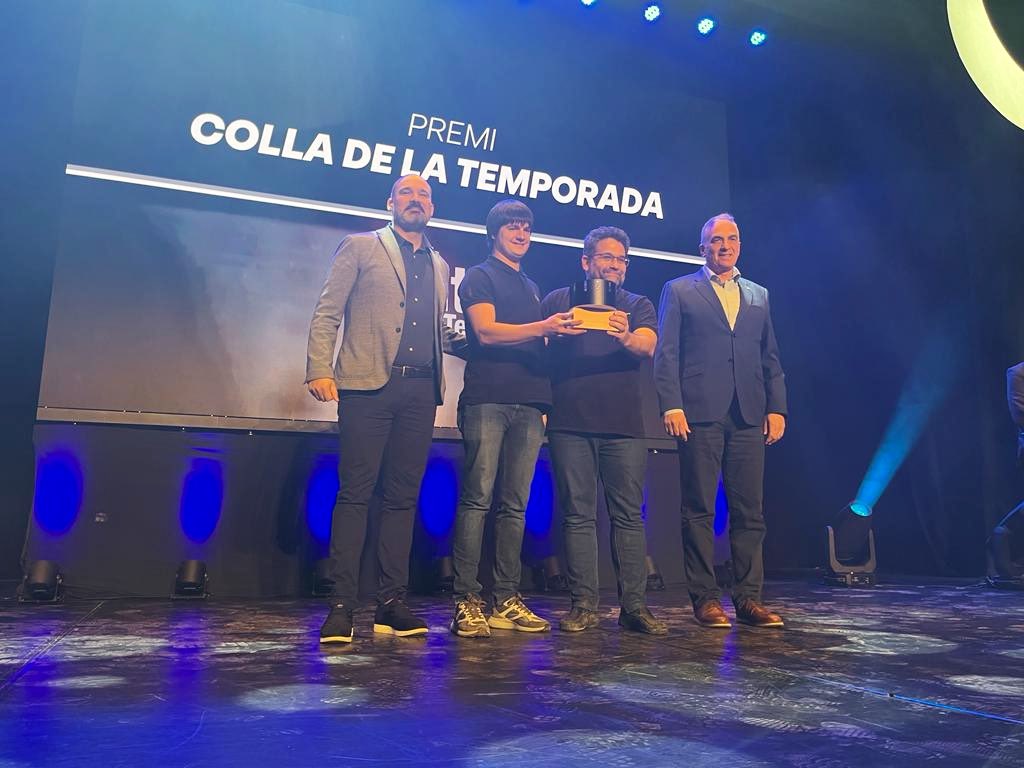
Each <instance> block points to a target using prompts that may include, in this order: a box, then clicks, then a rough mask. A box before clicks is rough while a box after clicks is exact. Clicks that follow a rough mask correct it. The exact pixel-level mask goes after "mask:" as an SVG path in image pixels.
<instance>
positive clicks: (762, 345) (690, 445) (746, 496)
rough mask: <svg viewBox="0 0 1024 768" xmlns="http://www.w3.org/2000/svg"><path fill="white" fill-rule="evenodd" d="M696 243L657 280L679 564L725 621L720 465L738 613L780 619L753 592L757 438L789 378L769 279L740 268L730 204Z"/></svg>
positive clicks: (700, 605)
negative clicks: (688, 267)
mask: <svg viewBox="0 0 1024 768" xmlns="http://www.w3.org/2000/svg"><path fill="white" fill-rule="evenodd" d="M700 254H701V256H703V257H704V260H705V265H704V266H703V267H701V268H700V269H699V270H698V271H697V272H694V273H693V274H690V275H686V276H684V277H680V278H677V279H675V280H672V281H670V282H668V283H666V284H665V287H664V289H663V290H662V292H661V306H660V307H659V310H658V348H657V351H656V353H655V357H654V375H655V383H656V385H657V389H658V400H659V402H660V404H661V411H662V414H663V418H664V424H665V431H666V432H667V433H668V434H669V435H671V436H672V437H674V438H676V440H677V441H678V446H679V476H680V485H681V491H682V496H681V503H680V510H681V512H682V524H683V568H684V572H685V574H686V580H687V582H688V587H689V592H690V599H691V601H692V603H693V612H694V617H695V618H696V620H697V622H698V623H699V624H701V625H702V626H705V627H715V628H721V629H727V628H729V627H730V626H731V623H730V621H729V617H728V616H727V615H726V613H725V611H724V610H723V609H722V603H721V590H720V588H719V586H718V583H717V581H716V580H715V571H714V540H715V533H714V519H715V499H716V497H717V494H718V479H719V475H721V478H722V483H723V485H724V487H725V495H726V499H727V501H728V504H729V544H730V546H731V548H732V564H733V577H734V585H733V588H732V602H733V605H734V606H735V608H736V617H737V619H738V620H739V621H741V622H742V623H744V624H749V625H752V626H755V627H781V626H783V622H782V617H781V616H779V615H778V614H777V613H773V612H772V611H770V610H768V609H767V608H765V606H764V605H762V604H761V591H762V586H763V582H764V559H763V554H762V546H763V542H764V533H765V524H764V514H763V509H762V506H763V505H762V501H763V493H764V488H763V486H764V450H765V446H766V445H772V444H774V443H776V442H778V441H779V440H780V439H781V438H782V435H783V432H785V429H786V416H785V414H786V382H785V376H784V374H783V372H782V365H781V363H780V362H779V348H778V345H777V344H776V341H775V331H774V330H773V328H772V319H771V313H770V312H769V307H768V291H766V290H765V289H764V288H763V287H761V286H760V285H758V284H757V283H754V282H751V281H750V280H747V279H746V278H743V277H740V271H739V270H738V269H737V268H736V261H737V260H738V259H739V255H740V231H739V228H738V227H737V226H736V220H735V219H734V218H733V217H732V216H730V215H729V214H728V213H720V214H718V215H717V216H714V217H712V218H711V219H709V220H708V221H707V223H705V224H704V226H703V228H702V229H701V236H700Z"/></svg>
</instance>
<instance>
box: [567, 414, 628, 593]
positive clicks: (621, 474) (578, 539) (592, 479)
mask: <svg viewBox="0 0 1024 768" xmlns="http://www.w3.org/2000/svg"><path fill="white" fill-rule="evenodd" d="M548 450H549V451H550V453H551V464H552V468H553V469H554V474H555V483H556V485H557V487H558V500H559V503H560V505H561V507H562V533H563V539H564V541H565V559H566V570H567V571H568V578H569V592H570V594H571V595H572V604H573V606H574V607H580V608H587V609H589V610H596V609H597V601H598V592H597V588H598V584H597V481H598V478H600V480H601V483H602V485H604V498H605V503H606V505H607V507H608V516H609V518H610V519H611V524H612V531H611V539H612V541H611V544H612V564H613V565H614V566H615V576H616V580H617V585H618V589H619V604H620V605H621V606H622V608H623V610H626V611H635V610H637V609H639V608H642V607H644V606H645V605H646V604H647V601H646V599H645V598H644V592H645V590H646V588H647V564H646V559H647V541H646V538H645V535H644V520H643V513H642V508H643V503H644V476H645V474H646V472H647V445H646V443H645V442H644V441H643V440H641V439H637V438H632V437H600V436H597V435H586V434H580V433H574V432H552V433H551V434H550V435H548Z"/></svg>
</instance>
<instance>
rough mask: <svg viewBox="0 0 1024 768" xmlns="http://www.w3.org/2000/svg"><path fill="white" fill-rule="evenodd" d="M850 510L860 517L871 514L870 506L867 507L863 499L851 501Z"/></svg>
mask: <svg viewBox="0 0 1024 768" xmlns="http://www.w3.org/2000/svg"><path fill="white" fill-rule="evenodd" d="M850 511H851V512H853V514H855V515H860V516H861V517H870V516H871V507H869V506H868V505H867V504H865V503H864V502H863V501H851V502H850Z"/></svg>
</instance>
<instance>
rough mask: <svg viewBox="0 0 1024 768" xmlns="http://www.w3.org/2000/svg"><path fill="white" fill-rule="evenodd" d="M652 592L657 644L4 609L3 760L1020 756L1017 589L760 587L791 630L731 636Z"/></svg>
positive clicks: (270, 604)
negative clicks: (350, 633) (324, 632)
mask: <svg viewBox="0 0 1024 768" xmlns="http://www.w3.org/2000/svg"><path fill="white" fill-rule="evenodd" d="M526 597H527V600H528V602H529V604H530V605H531V607H533V608H534V609H535V610H536V611H537V612H538V613H540V614H542V615H544V616H546V617H547V618H550V619H553V620H554V622H555V624H556V626H557V618H558V617H559V616H560V615H561V614H562V613H563V612H564V611H566V610H567V608H568V600H567V598H566V597H565V596H562V595H557V596H550V595H543V596H534V595H527V596H526ZM603 597H604V599H605V600H606V603H607V605H608V606H611V604H612V603H613V602H614V599H613V598H614V596H613V595H607V594H606V595H603ZM650 598H651V605H652V608H653V609H654V611H655V613H656V614H657V615H658V616H659V617H660V618H663V619H666V620H668V622H669V624H670V628H671V633H670V634H669V636H668V637H662V638H656V637H646V636H642V635H637V634H633V633H628V632H625V631H623V630H620V629H619V627H618V626H617V625H616V623H615V616H616V613H617V609H615V608H614V607H606V608H604V609H603V610H602V616H603V619H602V624H601V626H600V628H598V629H596V630H591V631H587V632H585V633H581V634H576V635H570V634H566V633H561V632H559V631H558V630H557V629H555V630H554V631H553V632H551V633H545V634H540V635H537V634H527V633H512V632H500V631H495V632H494V635H493V636H492V637H491V638H490V639H460V638H456V637H455V636H453V635H451V634H450V633H449V632H448V631H447V625H448V621H449V620H450V618H451V614H450V609H449V603H448V601H447V600H446V599H444V598H437V599H424V598H415V599H411V600H410V604H411V605H412V606H413V607H414V610H417V611H420V612H422V615H424V616H425V617H426V618H427V619H428V621H429V623H430V628H431V631H430V634H429V635H428V636H427V637H425V638H411V639H405V640H402V639H396V638H392V637H386V636H381V635H376V636H375V635H373V634H371V631H370V630H371V625H372V621H373V615H372V610H370V609H366V610H363V611H360V612H359V613H358V614H357V627H356V640H355V642H354V643H353V644H352V645H351V646H342V647H339V646H332V647H329V648H325V647H321V646H320V645H319V644H318V629H319V626H320V622H321V621H322V620H323V617H324V615H325V607H324V606H323V604H321V603H319V602H317V601H313V600H308V601H262V602H248V603H246V602H234V601H231V602H229V601H218V600H217V599H216V598H212V599H210V600H209V601H206V602H198V603H197V602H173V603H172V602H170V601H124V600H107V601H70V602H68V603H66V604H64V605H60V606H19V605H18V604H16V603H13V602H10V601H8V602H4V603H0V676H2V681H3V682H2V683H0V686H2V687H0V712H2V713H3V714H2V719H0V768H13V767H15V766H27V765H45V766H72V765H73V766H82V765H103V766H138V765H157V766H165V765H167V766H172V765H181V766H195V767H197V768H198V767H200V766H231V765H273V766H287V765H298V766H312V765H338V766H348V765H354V766H369V765H420V764H430V765H459V766H461V765H467V766H491V765H495V766H497V765H509V764H514V765H541V766H560V767H562V766H575V765H608V766H616V767H618V766H634V765H635V766H658V765H666V766H680V765H705V764H706V765H722V766H735V767H736V768H747V767H748V766H751V767H753V766H794V767H799V766H807V767H808V768H810V767H811V766H813V767H814V768H830V767H832V766H835V767H836V768H839V767H840V766H850V765H870V766H873V767H877V766H890V765H891V766H908V765H954V766H969V765H978V766H983V765H984V766H1019V765H1024V594H1020V593H1017V594H1013V593H1001V592H992V591H988V590H986V589H983V588H979V587H955V586H907V585H900V586H881V587H878V588H876V589H873V590H863V591H861V590H831V589H828V588H825V587H817V586H813V585H810V584H807V583H797V582H773V583H771V584H770V585H769V600H768V604H769V606H770V607H772V608H774V609H776V610H779V611H780V612H781V613H783V615H784V616H785V618H786V620H787V625H788V626H787V628H786V629H784V630H756V629H752V628H749V627H744V626H737V627H735V628H734V629H732V630H729V631H722V630H710V629H703V628H701V627H699V626H697V625H696V624H695V623H694V622H693V620H692V614H691V612H690V611H689V609H688V607H686V604H687V599H686V596H685V594H684V593H683V592H682V591H679V590H669V591H667V592H660V593H653V594H652V595H650ZM727 611H729V612H730V614H731V613H732V611H731V607H730V606H728V605H727Z"/></svg>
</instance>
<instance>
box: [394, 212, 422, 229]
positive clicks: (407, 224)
mask: <svg viewBox="0 0 1024 768" xmlns="http://www.w3.org/2000/svg"><path fill="white" fill-rule="evenodd" d="M427 221H429V217H428V216H427V214H426V211H423V210H421V209H417V208H413V209H412V210H410V209H408V208H406V209H405V210H404V211H402V212H401V213H399V212H398V211H395V214H394V223H395V224H397V225H398V226H399V227H401V228H402V229H404V230H405V231H406V232H422V231H423V230H425V229H426V228H427Z"/></svg>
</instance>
